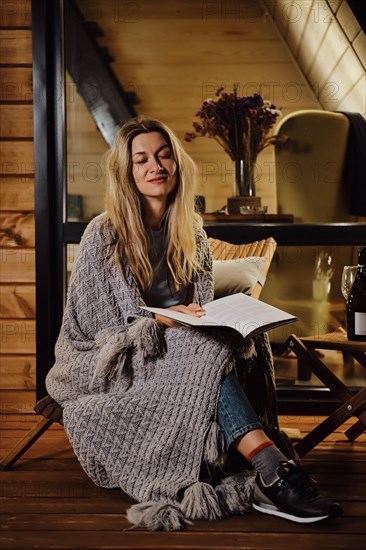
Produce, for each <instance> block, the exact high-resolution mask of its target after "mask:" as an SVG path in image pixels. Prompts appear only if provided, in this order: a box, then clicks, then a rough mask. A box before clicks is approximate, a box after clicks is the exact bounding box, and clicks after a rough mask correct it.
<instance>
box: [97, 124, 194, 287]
mask: <svg viewBox="0 0 366 550" xmlns="http://www.w3.org/2000/svg"><path fill="white" fill-rule="evenodd" d="M149 132H160V133H161V134H162V135H163V137H164V138H165V140H166V142H167V144H168V145H169V146H170V148H171V151H172V154H173V157H174V160H175V162H176V164H177V183H176V186H175V188H174V190H173V191H172V192H171V193H170V195H169V197H168V202H167V209H166V212H165V223H166V224H167V235H168V247H167V253H166V259H167V264H168V268H169V270H170V272H171V274H172V277H173V281H174V285H175V288H176V289H177V290H179V288H181V286H182V285H183V286H188V285H189V284H190V283H191V282H192V281H193V280H194V276H195V274H196V273H201V272H202V271H203V268H202V266H201V265H200V264H199V262H198V260H197V257H196V247H197V245H196V232H197V228H198V227H202V218H201V217H200V215H199V214H198V213H197V212H196V211H195V189H196V166H195V164H194V162H193V160H192V159H191V157H190V156H189V155H188V154H187V153H186V151H185V150H184V149H183V147H182V145H181V143H180V141H179V140H178V138H177V137H176V136H175V134H174V133H173V132H172V130H170V129H169V128H168V127H167V126H166V125H165V124H163V123H162V122H160V121H158V120H154V119H148V118H145V117H136V118H133V119H131V120H129V121H128V122H126V123H125V124H124V125H123V126H122V128H121V129H120V130H119V131H118V133H117V136H116V138H115V141H114V144H113V146H112V147H111V149H110V150H109V152H108V154H107V156H106V163H107V190H106V197H105V208H106V213H107V216H108V218H109V219H110V221H111V222H112V224H113V226H114V228H115V231H116V234H117V242H116V247H115V261H116V262H117V265H118V266H119V267H120V268H121V269H123V263H124V261H127V262H128V264H129V265H130V267H131V269H132V271H133V272H134V274H135V276H136V278H137V281H138V283H139V285H140V287H141V289H143V290H145V289H146V288H148V287H149V286H150V285H151V283H152V280H153V270H152V267H151V264H150V261H149V238H148V235H147V232H146V229H145V226H144V223H143V219H142V207H141V201H140V193H139V191H138V189H137V186H136V184H135V181H134V178H133V175H132V158H131V157H132V155H131V144H132V140H133V139H134V138H135V137H136V136H137V135H139V134H141V133H149Z"/></svg>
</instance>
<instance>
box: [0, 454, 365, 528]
mask: <svg viewBox="0 0 366 550" xmlns="http://www.w3.org/2000/svg"><path fill="white" fill-rule="evenodd" d="M19 462H20V461H18V462H17V464H16V470H17V471H18V470H19ZM34 462H35V461H34ZM37 462H46V461H45V460H43V461H42V460H38V461H37ZM48 462H52V461H48ZM64 462H65V463H66V462H70V463H75V464H78V463H77V461H76V459H75V460H73V461H70V460H68V461H66V460H65V461H64ZM44 467H45V466H44ZM47 467H48V466H47ZM51 467H52V466H51ZM80 467H81V466H80V465H79V468H80ZM105 493H106V496H105V497H104V498H103V497H102V498H98V506H96V502H95V501H93V500H89V499H87V498H76V499H72V500H71V499H68V498H65V497H59V498H57V497H55V498H52V497H48V498H47V499H42V498H31V497H29V498H26V499H25V498H19V497H12V498H8V499H7V500H6V512H7V513H8V514H94V513H96V512H98V514H122V513H125V511H126V509H127V508H128V507H129V506H131V504H134V502H135V501H134V500H133V499H132V498H130V497H129V496H128V495H126V494H125V493H123V492H122V491H118V490H117V491H113V490H111V491H108V492H107V491H106V492H105ZM338 502H340V503H341V504H342V505H343V502H342V500H339V501H338ZM364 506H365V505H364V504H363V503H360V502H350V501H347V502H345V503H344V509H345V516H346V517H347V518H348V517H357V518H358V517H361V518H362V517H364ZM4 512H5V509H4ZM252 517H254V515H251V516H250V518H251V519H252ZM237 520H238V521H240V519H239V518H237ZM262 520H263V517H262ZM197 523H199V524H202V523H203V522H197ZM262 523H263V521H262ZM219 525H220V524H217V523H216V522H213V523H212V524H211V525H209V526H207V527H206V529H205V530H211V529H215V528H217V526H219ZM330 525H332V523H331V524H330ZM277 529H278V525H277Z"/></svg>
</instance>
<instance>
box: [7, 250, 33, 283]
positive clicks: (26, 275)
mask: <svg viewBox="0 0 366 550" xmlns="http://www.w3.org/2000/svg"><path fill="white" fill-rule="evenodd" d="M0 263H1V271H0V283H12V284H14V283H16V282H18V283H35V280H36V278H35V250H34V249H32V248H21V249H15V248H0Z"/></svg>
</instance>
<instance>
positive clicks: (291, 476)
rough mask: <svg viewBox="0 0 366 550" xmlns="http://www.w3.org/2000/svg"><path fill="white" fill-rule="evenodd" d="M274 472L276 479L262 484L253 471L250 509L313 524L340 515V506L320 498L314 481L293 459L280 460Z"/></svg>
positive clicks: (259, 477)
mask: <svg viewBox="0 0 366 550" xmlns="http://www.w3.org/2000/svg"><path fill="white" fill-rule="evenodd" d="M277 475H278V478H277V479H276V481H274V482H273V483H272V484H271V485H265V484H264V483H263V480H262V478H261V476H260V474H259V473H258V474H257V478H256V485H255V486H254V502H253V508H254V509H255V510H258V512H263V513H264V514H271V515H273V516H279V517H281V518H285V519H289V520H290V521H296V522H297V523H315V522H316V521H322V520H324V519H327V518H334V517H337V516H341V515H342V514H343V510H342V508H341V506H340V505H339V504H336V503H334V502H332V501H331V500H328V499H327V498H324V497H322V496H321V495H320V494H319V492H318V490H317V489H316V487H315V481H314V480H312V479H311V478H310V477H309V476H308V474H306V473H305V472H304V471H303V470H301V469H300V468H298V467H297V466H296V465H295V463H294V462H292V461H289V462H285V461H283V462H280V465H279V467H278V468H277Z"/></svg>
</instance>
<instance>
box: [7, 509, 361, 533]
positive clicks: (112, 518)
mask: <svg viewBox="0 0 366 550" xmlns="http://www.w3.org/2000/svg"><path fill="white" fill-rule="evenodd" d="M128 506H130V505H127V507H128ZM123 508H124V511H123V512H122V509H123ZM125 509H126V506H121V511H120V512H119V513H118V512H117V513H114V514H113V513H110V514H101V513H96V512H94V513H91V514H82V513H72V514H67V513H63V514H60V515H59V514H54V513H49V512H48V513H47V512H46V513H44V514H39V513H35V514H19V513H18V514H17V513H16V514H9V513H5V514H3V515H2V521H1V524H2V528H3V530H6V531H8V530H9V531H11V530H13V531H25V530H28V531H43V532H46V531H60V532H62V534H64V532H67V531H74V530H75V528H76V529H77V530H78V531H99V530H103V531H121V529H126V528H129V527H131V523H130V522H129V521H128V520H127V518H126V516H125V513H126V512H125ZM281 523H283V522H281ZM281 523H280V521H279V520H278V518H270V517H269V518H266V521H263V516H262V514H260V513H254V512H253V513H249V514H247V515H246V516H244V517H238V516H236V517H231V518H228V519H223V520H220V521H212V522H211V521H195V522H194V524H193V525H192V526H189V527H188V529H187V531H189V532H191V531H194V532H198V531H204V532H206V533H209V532H212V531H217V530H219V531H223V532H225V533H228V534H229V533H232V532H241V533H248V532H253V531H255V532H256V533H266V532H268V531H270V530H273V531H277V532H285V533H298V532H299V526H298V525H296V524H295V523H289V524H286V526H285V528H282V529H281V527H283V526H282V525H281ZM319 530H320V529H319V525H307V527H306V532H307V534H310V533H319ZM333 530H334V525H332V524H331V523H330V522H328V525H327V526H325V525H324V526H322V527H321V532H322V533H324V534H325V533H329V532H330V533H331V532H332V531H333ZM364 532H365V527H364V522H363V518H360V517H357V518H347V522H346V524H345V526H344V529H343V533H342V534H346V533H349V534H356V533H364Z"/></svg>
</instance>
